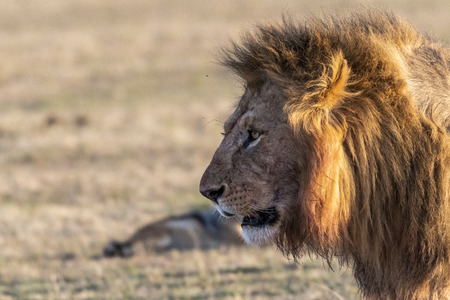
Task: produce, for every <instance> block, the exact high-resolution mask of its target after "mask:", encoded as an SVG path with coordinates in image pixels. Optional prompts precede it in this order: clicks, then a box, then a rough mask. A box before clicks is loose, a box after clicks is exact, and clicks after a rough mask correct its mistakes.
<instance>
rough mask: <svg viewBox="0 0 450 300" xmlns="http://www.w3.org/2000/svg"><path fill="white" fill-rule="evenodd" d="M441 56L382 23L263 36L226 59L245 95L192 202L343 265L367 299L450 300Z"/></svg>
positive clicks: (382, 18)
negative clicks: (205, 202)
mask: <svg viewBox="0 0 450 300" xmlns="http://www.w3.org/2000/svg"><path fill="white" fill-rule="evenodd" d="M448 53H449V52H448V50H445V49H444V48H443V47H442V46H441V45H438V44H436V43H432V42H430V41H428V40H427V39H425V38H423V37H422V36H421V35H420V34H419V33H418V32H417V31H416V30H414V29H413V28H412V27H411V26H410V25H409V24H407V23H405V22H404V21H402V20H399V19H398V18H396V17H394V16H392V15H390V14H384V13H369V12H366V13H365V14H362V15H357V16H353V17H351V18H348V19H343V20H339V19H333V18H327V19H325V20H314V19H312V20H310V23H306V24H305V25H301V26H297V25H295V24H294V23H293V22H291V21H284V22H283V23H282V24H281V25H265V26H261V27H259V29H258V31H257V32H255V33H253V34H247V35H246V36H245V37H244V40H243V42H242V43H241V44H236V43H235V44H233V47H231V50H226V51H225V58H224V64H225V65H226V66H228V67H231V68H232V69H233V70H234V71H235V72H236V73H237V74H238V75H239V76H240V77H241V78H242V79H243V80H244V82H245V93H244V95H243V96H242V98H241V99H240V101H239V104H238V106H237V108H236V110H235V111H234V113H233V114H232V115H231V116H230V117H229V119H228V120H227V121H226V123H225V125H224V130H225V132H224V139H223V141H222V143H221V145H220V146H219V148H218V149H217V151H216V153H215V154H214V157H213V159H212V161H211V164H210V165H209V167H208V168H207V170H206V171H205V173H204V175H203V177H202V179H201V183H200V191H201V193H202V194H203V195H205V196H206V197H207V198H209V199H211V200H213V201H214V202H215V203H216V204H217V208H218V210H219V212H220V213H221V214H222V215H223V216H225V217H234V218H237V219H239V220H240V222H241V225H242V229H243V235H244V238H245V240H246V241H247V242H250V243H258V244H265V243H272V242H273V243H276V244H277V245H278V248H279V249H281V250H282V251H283V252H284V253H285V254H291V255H293V256H294V257H298V256H299V255H300V254H301V253H302V252H304V251H309V252H313V253H317V254H319V255H322V256H324V257H326V258H330V257H332V256H334V255H337V256H338V257H339V258H340V259H342V261H344V262H352V264H354V267H355V276H356V278H357V280H358V282H359V283H360V285H361V286H362V288H363V292H364V294H366V295H368V296H371V297H385V298H390V297H392V298H399V299H400V298H401V299H403V298H405V299H406V298H410V297H411V298H414V297H419V298H420V297H428V296H430V295H431V296H430V297H428V298H433V297H435V298H436V299H437V298H439V299H444V298H445V297H448V294H446V293H448V291H449V286H450V275H449V274H450V199H449V197H450V196H449V190H450V137H449V135H448V132H446V130H447V129H446V128H449V125H450V117H449V116H450V93H449V92H448V90H449V82H450V79H449V78H450V72H449V68H448V66H447V64H448V61H450V57H449V55H448ZM431 57H433V64H431V63H429V61H430V59H431ZM424 70H426V72H424ZM419 83H420V84H419ZM424 88H426V89H427V90H426V91H424V90H423V89H424ZM425 95H426V97H425ZM424 295H428V296H424ZM444 296H445V297H444Z"/></svg>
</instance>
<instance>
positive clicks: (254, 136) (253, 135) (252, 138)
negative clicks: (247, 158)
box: [244, 130, 261, 148]
mask: <svg viewBox="0 0 450 300" xmlns="http://www.w3.org/2000/svg"><path fill="white" fill-rule="evenodd" d="M260 137H261V133H260V132H258V131H255V130H249V131H248V136H247V139H246V140H245V142H244V148H247V147H248V146H250V145H255V144H256V142H257V141H258V140H259V138H260Z"/></svg>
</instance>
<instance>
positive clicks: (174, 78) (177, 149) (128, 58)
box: [0, 0, 450, 299]
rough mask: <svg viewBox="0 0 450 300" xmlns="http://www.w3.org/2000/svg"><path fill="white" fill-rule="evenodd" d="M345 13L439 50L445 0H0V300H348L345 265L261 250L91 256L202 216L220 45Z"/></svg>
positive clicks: (215, 124) (229, 104) (229, 103)
mask: <svg viewBox="0 0 450 300" xmlns="http://www.w3.org/2000/svg"><path fill="white" fill-rule="evenodd" d="M38 2H39V3H38ZM359 4H364V5H370V6H376V7H385V8H389V9H392V10H394V11H396V12H398V13H399V14H400V15H402V16H404V17H406V18H408V19H409V20H410V21H411V22H412V23H413V24H415V25H416V26H417V27H418V28H420V29H421V30H423V31H425V32H432V33H433V35H434V36H436V37H438V38H440V39H443V40H445V41H447V42H449V41H450V1H448V0H427V1H425V0H423V1H420V0H409V1H407V0H400V1H388V0H385V1H361V2H358V1H352V2H350V1H343V0H342V1H331V0H324V1H306V0H300V1H286V0H278V1H269V0H252V1H237V0H228V1H201V0H190V1H172V0H147V1H144V0H132V1H129V0H115V1H110V0H64V1H62V0H46V1H26V0H14V1H2V2H1V3H0V35H1V39H0V58H1V61H2V63H1V65H0V107H1V117H0V164H1V171H0V203H1V209H0V299H359V295H358V293H357V288H356V286H355V284H354V281H353V279H352V275H351V271H350V270H346V269H345V268H343V269H340V268H339V267H335V268H334V272H333V271H331V270H329V268H328V267H327V266H325V264H324V263H323V262H322V261H320V260H317V261H315V262H313V261H311V260H309V259H305V260H304V261H303V262H302V264H300V265H295V264H294V263H293V262H291V261H289V260H287V259H286V258H284V257H283V256H282V255H281V254H280V253H279V252H277V251H276V250H275V249H271V248H265V249H259V248H253V247H243V248H221V249H216V250H209V251H200V250H193V251H186V252H179V251H176V250H173V251H170V252H169V253H165V254H156V253H154V254H152V253H150V254H148V253H147V254H146V253H144V252H143V251H141V252H139V253H138V255H137V256H135V257H133V258H131V259H127V260H122V259H103V258H100V257H99V254H101V251H102V248H103V246H104V244H105V243H106V242H108V240H110V239H111V238H115V239H121V238H124V237H126V236H128V235H129V234H131V233H132V232H133V231H134V230H135V229H136V228H137V227H139V226H141V225H143V224H145V223H148V222H151V221H154V220H157V219H160V218H162V217H165V216H168V215H172V214H178V213H183V212H186V211H188V210H191V209H197V208H204V207H209V205H210V204H209V203H208V200H207V199H205V198H203V197H202V196H201V195H200V194H199V193H198V183H199V180H200V177H201V174H202V172H203V170H204V169H205V168H206V166H207V164H208V162H209V160H210V158H211V156H212V154H213V152H214V149H215V148H216V146H217V145H218V143H219V142H220V139H221V135H220V131H221V126H222V123H223V122H224V121H225V119H226V117H227V115H228V114H230V113H231V112H232V110H233V104H234V102H235V101H236V100H237V99H238V97H239V94H240V92H241V86H240V84H239V83H238V82H237V81H236V80H235V78H233V77H232V76H231V74H229V73H228V71H227V70H224V69H223V68H222V67H220V66H219V65H218V64H216V63H215V55H216V53H217V52H218V51H217V50H218V49H219V47H220V46H222V45H226V44H227V41H228V39H229V38H230V37H238V36H239V34H240V32H241V31H242V29H244V28H246V27H249V26H252V25H253V24H255V23H257V22H260V21H263V20H267V19H274V18H275V19H278V18H279V17H280V16H281V15H282V14H283V13H289V14H292V15H294V16H298V17H301V16H303V15H306V14H308V13H320V12H321V11H330V10H331V11H337V12H345V11H347V10H350V9H358V7H359Z"/></svg>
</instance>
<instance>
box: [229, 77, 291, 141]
mask: <svg viewBox="0 0 450 300" xmlns="http://www.w3.org/2000/svg"><path fill="white" fill-rule="evenodd" d="M285 102H286V98H285V97H284V96H283V93H281V92H280V88H279V87H278V86H276V85H274V84H272V83H267V84H265V85H263V86H262V87H261V88H260V89H258V90H257V91H250V90H246V92H245V93H244V95H243V96H242V98H241V100H240V101H239V103H238V105H237V107H236V109H235V111H234V112H233V114H231V116H230V117H229V118H228V120H227V121H226V122H225V125H224V129H225V132H226V133H228V132H230V131H231V130H232V129H233V128H234V127H235V126H236V124H239V125H241V126H244V127H246V126H249V125H254V126H256V125H258V123H259V124H263V123H277V122H283V123H286V122H287V114H286V113H285V111H284V105H285Z"/></svg>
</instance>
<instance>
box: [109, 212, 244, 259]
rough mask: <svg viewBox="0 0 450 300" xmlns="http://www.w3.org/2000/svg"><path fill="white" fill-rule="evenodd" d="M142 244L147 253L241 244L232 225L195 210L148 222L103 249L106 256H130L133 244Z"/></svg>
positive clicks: (215, 215) (215, 216)
mask: <svg viewBox="0 0 450 300" xmlns="http://www.w3.org/2000/svg"><path fill="white" fill-rule="evenodd" d="M138 242H142V243H143V244H144V247H145V249H146V250H149V251H152V250H153V251H164V250H168V249H178V250H188V249H194V248H199V249H208V248H217V247H219V246H221V245H239V244H243V241H242V238H241V235H240V233H239V230H238V227H237V225H236V224H235V223H230V222H226V221H224V220H223V218H220V216H218V215H217V213H215V212H213V211H210V210H208V211H196V212H191V213H187V214H184V215H180V216H172V217H169V218H166V219H162V220H160V221H158V222H154V223H150V224H148V225H146V226H144V227H142V228H140V229H139V230H138V231H136V232H135V233H134V234H133V235H132V236H131V237H130V238H129V239H127V240H126V241H124V242H117V241H111V242H109V243H108V244H107V245H106V247H105V248H104V249H103V254H104V256H106V257H112V256H121V257H130V256H132V255H133V254H134V251H133V245H135V244H136V243H138Z"/></svg>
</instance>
